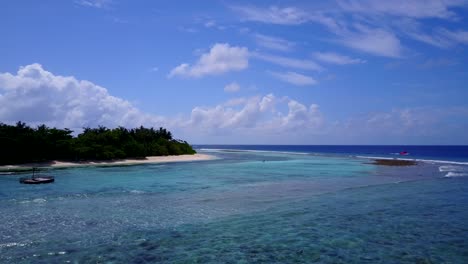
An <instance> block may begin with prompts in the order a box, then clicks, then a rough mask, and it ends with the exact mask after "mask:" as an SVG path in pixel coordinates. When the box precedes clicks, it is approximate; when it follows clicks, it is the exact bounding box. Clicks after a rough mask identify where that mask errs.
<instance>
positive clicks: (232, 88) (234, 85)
mask: <svg viewBox="0 0 468 264" xmlns="http://www.w3.org/2000/svg"><path fill="white" fill-rule="evenodd" d="M239 90H240V86H239V84H237V83H236V82H232V83H230V84H227V85H226V86H224V91H225V92H227V93H235V92H238V91H239Z"/></svg>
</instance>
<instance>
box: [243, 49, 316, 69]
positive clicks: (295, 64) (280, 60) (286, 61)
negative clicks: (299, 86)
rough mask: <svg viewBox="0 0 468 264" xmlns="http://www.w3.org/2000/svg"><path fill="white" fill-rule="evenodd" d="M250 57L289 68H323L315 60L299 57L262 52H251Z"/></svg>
mask: <svg viewBox="0 0 468 264" xmlns="http://www.w3.org/2000/svg"><path fill="white" fill-rule="evenodd" d="M251 55H252V57H254V58H257V59H260V60H264V61H268V62H271V63H274V64H278V65H281V66H283V67H289V68H296V69H301V70H314V71H321V70H323V68H322V67H321V66H320V65H318V64H317V63H316V62H314V61H312V60H300V59H293V58H288V57H283V56H276V55H269V54H262V53H252V54H251Z"/></svg>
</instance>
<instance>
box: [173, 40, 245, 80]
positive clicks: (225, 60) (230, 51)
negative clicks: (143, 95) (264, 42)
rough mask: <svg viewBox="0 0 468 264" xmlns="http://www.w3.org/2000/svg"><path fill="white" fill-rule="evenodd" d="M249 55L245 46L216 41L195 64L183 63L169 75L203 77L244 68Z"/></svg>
mask: <svg viewBox="0 0 468 264" xmlns="http://www.w3.org/2000/svg"><path fill="white" fill-rule="evenodd" d="M248 56H249V52H248V49H247V48H245V47H236V46H230V45H229V44H227V43H216V44H215V45H213V47H211V49H210V51H209V52H208V53H205V54H202V55H201V56H200V58H199V59H198V61H197V62H196V63H195V64H194V65H190V64H188V63H182V64H180V65H179V66H177V67H175V68H174V69H173V70H172V71H171V72H170V73H169V75H168V77H169V78H171V77H174V76H188V77H202V76H205V75H217V74H222V73H225V72H229V71H240V70H244V69H246V68H247V67H248V65H249V60H248Z"/></svg>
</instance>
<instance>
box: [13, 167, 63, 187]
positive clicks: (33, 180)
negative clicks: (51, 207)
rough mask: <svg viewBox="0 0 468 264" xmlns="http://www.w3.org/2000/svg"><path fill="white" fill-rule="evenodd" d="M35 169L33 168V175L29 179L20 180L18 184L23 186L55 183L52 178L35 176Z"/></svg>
mask: <svg viewBox="0 0 468 264" xmlns="http://www.w3.org/2000/svg"><path fill="white" fill-rule="evenodd" d="M35 172H36V168H33V175H32V177H31V178H26V177H23V178H20V179H19V182H20V183H23V184H42V183H52V182H54V181H55V178H54V176H44V175H37V176H36V175H35Z"/></svg>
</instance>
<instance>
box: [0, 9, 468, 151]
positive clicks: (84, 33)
mask: <svg viewBox="0 0 468 264" xmlns="http://www.w3.org/2000/svg"><path fill="white" fill-rule="evenodd" d="M467 18H468V1H464V0H453V1H452V0H449V1H442V0H427V1H399V0H398V1H377V0H362V1H354V0H338V1H255V2H252V1H226V0H223V1H129V0H70V1H66V0H64V1H47V0H44V1H22V0H16V1H3V2H2V8H1V9H0V31H1V32H2V38H1V41H0V121H1V122H4V123H15V122H16V121H18V120H22V121H26V122H27V123H29V124H32V125H37V124H41V123H46V124H47V125H50V126H57V127H68V128H71V129H74V130H76V131H79V130H80V128H82V127H85V126H92V127H93V126H97V125H105V126H108V127H115V126H120V125H121V126H126V127H134V126H139V125H145V126H155V127H159V126H165V127H167V128H168V129H170V130H171V131H173V132H174V134H175V135H176V137H179V138H183V139H186V140H188V141H189V142H191V143H194V144H201V143H221V144H223V143H224V144H468V133H466V132H465V131H466V130H467V129H468V100H467V98H468V87H467V86H468V85H467V83H468V65H467V61H468V52H467V48H468V21H467Z"/></svg>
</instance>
